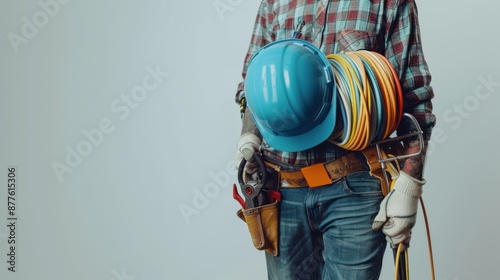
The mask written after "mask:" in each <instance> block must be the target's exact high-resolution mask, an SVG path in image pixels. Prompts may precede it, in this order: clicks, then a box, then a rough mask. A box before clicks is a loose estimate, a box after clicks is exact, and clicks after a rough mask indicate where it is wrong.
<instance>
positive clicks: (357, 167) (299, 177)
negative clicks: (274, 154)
mask: <svg viewBox="0 0 500 280" xmlns="http://www.w3.org/2000/svg"><path fill="white" fill-rule="evenodd" d="M400 149H402V147H400V146H399V145H385V146H384V147H383V148H382V149H380V152H381V155H382V157H386V154H398V153H399V152H400V151H401V150H400ZM361 153H362V154H363V156H364V159H366V163H364V162H362V161H361V160H360V158H359V157H358V156H357V155H356V153H355V152H351V153H348V154H346V155H344V156H341V157H339V158H337V159H335V160H332V161H329V162H325V163H316V164H313V165H310V166H306V167H303V168H302V169H300V170H297V171H284V170H281V167H280V166H279V165H276V164H273V163H270V162H265V164H266V165H267V166H269V167H271V168H272V169H274V170H275V171H276V172H277V173H278V174H279V178H280V180H285V181H287V182H288V183H289V185H290V187H309V188H316V187H321V186H326V185H330V184H332V183H334V182H336V181H338V180H341V179H342V178H344V177H346V176H347V175H349V174H351V173H353V172H357V171H363V170H369V171H370V175H372V176H375V177H377V178H379V179H380V183H381V188H382V193H383V195H386V194H387V193H388V191H389V186H390V176H387V174H385V175H384V172H386V170H385V169H384V168H383V167H382V164H381V163H380V161H379V154H378V152H377V148H376V147H368V148H366V149H364V150H362V151H361ZM367 165H368V167H367ZM386 179H389V180H386Z"/></svg>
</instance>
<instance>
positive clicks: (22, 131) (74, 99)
mask: <svg viewBox="0 0 500 280" xmlns="http://www.w3.org/2000/svg"><path fill="white" fill-rule="evenodd" d="M48 2H50V1H49V0H40V2H37V1H5V0H3V1H2V2H1V4H0V49H1V52H0V65H1V66H0V67H1V68H0V71H1V72H0V135H1V136H2V141H1V142H0V278H1V279H9V280H10V279H23V280H24V279H56V280H59V279H61V280H62V279H73V280H78V279H92V280H110V279H117V280H120V279H135V280H145V279H155V280H156V279H240V280H243V279H249V280H250V279H251V280H254V279H265V277H266V276H265V274H266V273H265V264H264V256H263V253H262V252H258V251H256V250H255V249H254V248H253V247H252V245H251V242H250V239H249V236H248V232H247V230H246V228H245V225H244V224H243V223H242V222H241V221H239V220H238V219H237V218H236V216H235V212H236V210H237V209H238V204H237V203H236V202H235V201H234V200H233V199H232V197H231V184H232V183H233V182H234V181H235V172H234V169H233V167H232V166H231V164H232V162H233V158H234V154H235V141H236V139H237V136H238V134H239V129H240V120H239V113H238V107H237V106H236V105H235V104H234V103H233V94H234V91H235V89H236V85H237V83H238V82H239V81H240V71H241V66H242V60H243V57H244V54H245V53H246V49H247V45H248V42H249V39H250V34H251V30H252V26H253V22H254V18H255V13H256V10H257V7H258V5H259V2H260V1H257V0H252V1H250V0H247V1H243V0H218V1H214V0H210V1H196V2H195V1H171V0H167V1H159V0H158V1H154V0H148V1H119V0H112V1H95V0H93V1H78V0H72V1H71V0H70V1H68V0H66V1H62V0H60V2H52V3H58V4H57V6H56V5H52V6H51V7H50V8H49V10H48V11H51V12H50V14H49V12H47V11H46V9H45V10H44V8H43V7H42V6H43V3H48ZM63 2H65V4H63ZM66 2H67V3H66ZM40 3H42V4H40ZM418 4H419V5H418V7H419V13H420V21H421V29H422V34H423V43H424V51H425V54H426V57H427V60H428V63H429V66H430V69H431V71H432V73H433V76H434V80H433V86H434V88H435V93H436V98H435V100H434V104H435V113H436V115H437V117H438V125H437V127H436V129H435V134H434V136H433V143H432V146H431V155H430V156H429V159H428V164H427V167H426V172H425V175H426V176H425V177H426V178H427V180H428V183H427V184H426V185H425V192H424V201H425V202H426V207H427V212H428V215H429V218H430V229H431V233H432V241H433V245H434V257H435V265H436V279H439V280H445V279H450V280H451V279H454V280H455V279H456V280H458V279H459V280H465V279H496V278H497V276H496V275H497V271H498V260H499V259H500V250H499V249H500V246H499V245H498V242H497V238H498V236H499V231H500V227H499V222H498V217H497V216H498V210H499V209H498V208H499V206H498V202H497V200H498V197H499V194H500V190H499V185H498V182H497V181H496V180H495V179H496V178H497V177H498V176H497V174H498V167H499V165H498V161H497V157H498V156H499V153H498V149H497V142H498V140H499V136H498V135H499V134H498V132H496V129H497V128H498V126H497V124H496V122H497V119H498V117H499V116H500V115H499V113H498V107H499V105H500V97H499V96H498V95H499V92H500V68H499V66H498V63H499V62H500V54H499V52H498V43H499V42H498V31H497V27H498V26H499V23H500V20H499V19H498V8H499V6H500V5H499V4H497V2H496V1H493V0H489V1H479V2H474V4H472V2H470V1H462V2H457V1H451V0H447V1H430V0H421V1H419V2H418ZM56 7H57V9H56ZM26 22H30V23H31V24H34V23H37V25H38V27H37V26H35V27H36V30H33V29H31V30H30V29H29V28H28V27H25V25H27V23H26ZM23 31H24V32H25V35H27V36H29V37H30V38H26V37H25V36H24V35H23ZM9 34H10V35H9ZM12 34H16V35H17V36H23V37H24V39H25V40H24V41H23V42H22V43H19V45H16V44H13V43H12V42H11V41H10V39H9V36H11V37H12V36H13V35H12ZM18 39H19V38H18ZM16 49H17V50H16ZM148 69H150V70H148ZM151 69H152V70H153V71H154V70H155V69H156V71H157V72H158V71H159V72H161V73H160V76H157V77H156V78H157V79H156V80H154V79H150V78H151V74H150V72H151ZM153 78H154V77H153ZM144 81H146V84H144V85H151V84H153V83H155V86H154V87H149V88H150V90H148V91H147V92H146V94H145V95H143V96H142V99H141V101H140V102H135V101H133V100H132V101H131V102H133V104H134V106H135V108H133V109H132V108H131V107H130V105H127V106H128V107H127V108H129V109H130V112H129V114H125V111H124V110H125V107H123V106H125V104H126V103H124V101H122V99H121V98H122V96H123V98H126V97H127V96H128V97H130V96H131V94H132V93H134V94H136V93H137V92H136V90H137V89H139V88H138V86H141V85H143V83H144ZM131 104H132V103H131ZM119 109H121V111H119ZM101 122H104V123H105V126H106V127H107V126H109V127H107V129H108V130H106V131H107V133H103V137H102V138H99V137H97V136H95V135H96V134H94V137H97V138H95V139H94V143H95V144H92V145H91V146H88V145H87V146H85V145H86V144H88V143H90V142H88V140H87V137H86V136H85V134H84V132H82V131H87V132H95V131H96V129H99V128H100V123H101ZM106 122H107V125H106ZM106 127H105V128H106ZM78 147H80V150H81V151H82V152H84V153H85V154H86V155H84V156H82V157H81V159H80V161H77V159H76V158H74V155H73V158H72V157H71V156H68V154H70V152H68V149H69V150H71V149H73V150H76V149H77V148H78ZM85 148H86V149H85ZM66 157H69V161H70V162H71V163H72V165H73V167H69V166H68V168H69V169H71V172H67V173H64V174H62V176H61V180H59V179H58V176H57V175H56V172H54V169H53V166H52V165H53V164H54V163H55V162H57V163H60V164H65V165H67V164H68V162H67V159H66ZM11 165H15V166H17V167H18V187H17V188H18V189H17V196H16V199H17V200H16V202H17V209H16V210H17V217H18V219H19V220H18V222H17V228H16V230H17V234H16V238H17V252H16V254H17V263H16V269H17V272H16V273H11V272H8V271H7V267H8V264H7V262H6V261H7V259H6V254H7V249H8V244H7V240H8V235H9V233H8V230H7V226H6V225H7V221H6V217H7V209H6V207H7V206H6V196H7V179H6V176H7V166H11ZM69 169H68V170H69ZM181 209H184V211H188V210H189V211H190V212H185V213H188V214H184V215H183V214H182V213H181ZM421 214H422V211H420V212H419V218H418V219H419V220H418V225H417V226H416V227H415V229H414V237H413V240H412V244H411V248H410V269H411V275H412V279H430V268H429V257H428V252H427V245H426V244H427V243H426V242H427V241H426V238H425V228H424V223H423V218H422V215H421ZM391 258H392V256H391V254H390V251H389V250H388V251H387V257H386V262H385V264H384V269H383V276H382V279H392V272H393V270H392V269H393V265H392V261H391Z"/></svg>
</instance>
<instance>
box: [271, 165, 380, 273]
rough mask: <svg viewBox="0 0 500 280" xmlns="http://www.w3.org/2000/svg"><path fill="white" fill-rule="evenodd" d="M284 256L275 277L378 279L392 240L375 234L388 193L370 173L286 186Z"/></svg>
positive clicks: (277, 260) (274, 266)
mask: <svg viewBox="0 0 500 280" xmlns="http://www.w3.org/2000/svg"><path fill="white" fill-rule="evenodd" d="M280 192H281V194H282V201H281V204H280V222H279V230H280V238H279V255H278V256H277V257H273V256H271V255H269V254H267V253H266V263H267V271H268V277H269V279H273V280H274V279H279V280H282V279H283V280H291V279H329V280H333V279H339V280H340V279H348V280H369V279H378V278H379V276H380V271H381V268H382V258H383V255H384V251H385V247H386V240H385V236H384V234H383V233H382V232H381V231H374V230H372V228H371V226H372V222H373V220H374V219H375V216H376V215H377V213H378V210H379V207H380V202H381V201H382V199H383V195H382V192H381V189H380V181H379V180H378V179H377V178H375V177H373V176H370V175H369V174H368V171H361V172H355V173H352V174H350V175H348V176H347V177H346V178H344V179H342V180H340V181H338V182H336V183H334V184H332V185H328V186H324V187H318V188H281V189H280Z"/></svg>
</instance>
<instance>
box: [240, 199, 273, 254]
mask: <svg viewBox="0 0 500 280" xmlns="http://www.w3.org/2000/svg"><path fill="white" fill-rule="evenodd" d="M236 215H237V216H238V217H239V218H241V219H242V220H243V221H244V222H246V224H247V226H248V231H249V232H250V236H251V238H252V242H253V245H254V247H255V248H256V249H257V250H266V252H267V253H269V254H271V255H272V256H277V255H278V238H279V201H276V202H274V203H271V204H266V205H262V206H259V207H255V208H249V209H240V210H238V212H237V213H236Z"/></svg>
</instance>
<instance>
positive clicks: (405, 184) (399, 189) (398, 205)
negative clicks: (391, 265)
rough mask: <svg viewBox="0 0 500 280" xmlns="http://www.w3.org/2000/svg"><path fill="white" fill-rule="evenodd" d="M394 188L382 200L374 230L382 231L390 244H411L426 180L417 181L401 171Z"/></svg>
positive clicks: (373, 226)
mask: <svg viewBox="0 0 500 280" xmlns="http://www.w3.org/2000/svg"><path fill="white" fill-rule="evenodd" d="M394 180H395V181H394V182H393V183H394V187H393V188H392V190H391V191H390V192H389V193H388V194H387V196H386V197H385V198H384V200H382V203H381V204H380V211H379V213H378V215H377V216H376V217H375V221H374V222H373V225H372V228H373V229H374V230H379V229H382V232H383V233H384V234H385V235H386V239H387V241H388V242H389V243H391V244H393V245H397V244H399V243H401V242H404V243H409V242H410V239H411V229H412V228H413V226H414V225H415V222H416V220H417V209H418V200H419V198H420V196H421V195H422V186H423V185H424V184H425V180H422V181H420V180H417V179H415V178H413V177H411V176H410V175H408V174H406V173H405V172H403V171H401V172H400V173H399V176H398V177H396V178H395V179H394Z"/></svg>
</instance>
